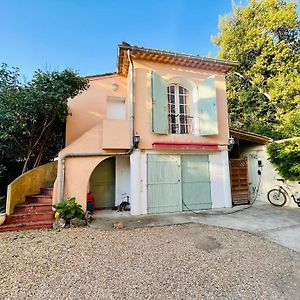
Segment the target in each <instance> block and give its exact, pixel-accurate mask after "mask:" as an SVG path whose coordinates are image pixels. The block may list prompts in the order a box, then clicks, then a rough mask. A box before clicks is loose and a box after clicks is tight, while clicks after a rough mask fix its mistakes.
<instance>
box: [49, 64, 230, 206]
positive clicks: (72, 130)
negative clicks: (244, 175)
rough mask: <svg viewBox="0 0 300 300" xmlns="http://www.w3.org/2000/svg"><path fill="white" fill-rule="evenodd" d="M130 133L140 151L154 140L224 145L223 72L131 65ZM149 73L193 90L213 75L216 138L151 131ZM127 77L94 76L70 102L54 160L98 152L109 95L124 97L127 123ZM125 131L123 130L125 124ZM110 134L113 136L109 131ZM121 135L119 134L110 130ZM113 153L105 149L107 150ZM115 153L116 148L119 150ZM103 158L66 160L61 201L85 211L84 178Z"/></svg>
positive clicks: (225, 117)
mask: <svg viewBox="0 0 300 300" xmlns="http://www.w3.org/2000/svg"><path fill="white" fill-rule="evenodd" d="M134 67H135V70H134V115H135V117H134V131H135V132H137V133H138V134H139V135H140V138H141V140H140V145H139V148H140V149H152V144H153V143H154V142H170V143H172V142H177V143H178V142H183V143H214V144H227V141H228V134H229V133H228V115H227V102H226V91H225V78H224V74H222V73H216V72H210V71H205V70H198V69H192V68H185V67H180V66H173V65H167V64H159V63H151V62H144V61H134ZM151 70H154V71H156V72H157V73H159V74H160V75H161V76H163V77H164V78H165V79H166V80H169V79H172V78H174V77H178V78H184V79H185V80H186V81H187V82H189V83H190V84H191V85H192V86H197V85H198V84H199V83H200V82H201V80H203V79H205V78H207V77H209V76H211V75H215V76H216V80H217V81H216V88H217V108H218V122H219V134H218V135H216V136H206V137H204V136H199V135H197V136H196V135H158V134H153V133H152V124H151V119H152V116H151V114H152V107H151V102H152V101H151V95H150V82H151ZM113 81H116V83H117V84H118V89H117V90H116V91H113V89H112V83H113ZM128 84H129V82H128V79H127V78H123V77H120V76H118V75H109V76H104V77H98V78H97V77H96V78H93V79H91V80H90V87H89V89H88V90H87V91H85V92H84V93H82V94H81V95H79V96H78V97H76V98H75V99H72V100H70V101H69V112H70V113H71V115H70V116H69V117H68V119H67V127H66V148H64V149H63V150H62V151H61V152H60V153H59V160H60V159H61V158H62V157H63V155H64V154H67V153H83V152H84V153H101V152H102V153H103V152H105V151H104V150H103V143H102V142H103V136H102V130H103V120H104V119H105V118H106V102H107V97H108V96H114V97H124V98H126V119H127V121H128V120H129V89H128ZM126 130H128V126H126ZM112 134H114V133H112ZM115 134H116V135H120V136H122V132H120V130H118V131H116V132H115ZM111 151H115V150H110V151H108V152H111ZM119 151H120V150H119ZM106 158H108V156H99V157H82V158H66V162H65V190H64V197H65V198H67V197H72V196H75V197H76V199H77V202H78V203H80V204H81V205H82V206H83V208H84V209H85V208H86V193H87V191H88V185H89V178H90V175H91V173H92V172H93V170H94V168H95V167H96V166H97V165H98V164H99V163H100V162H101V161H102V160H104V159H106ZM60 171H61V166H60V163H59V164H58V176H57V180H56V182H55V188H54V202H57V201H59V183H60V180H61V177H60Z"/></svg>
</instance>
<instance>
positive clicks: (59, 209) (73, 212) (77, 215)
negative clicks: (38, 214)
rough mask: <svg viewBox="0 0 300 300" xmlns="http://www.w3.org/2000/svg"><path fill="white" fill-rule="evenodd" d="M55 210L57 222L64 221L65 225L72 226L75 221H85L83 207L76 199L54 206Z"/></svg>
mask: <svg viewBox="0 0 300 300" xmlns="http://www.w3.org/2000/svg"><path fill="white" fill-rule="evenodd" d="M53 208H54V210H55V219H56V221H59V220H63V221H64V224H65V225H69V224H71V225H72V221H74V220H83V217H84V212H83V210H82V208H81V205H79V204H77V203H76V199H75V197H72V198H69V199H66V200H64V201H62V202H60V203H58V204H56V205H53ZM83 222H84V221H82V222H80V224H83ZM62 227H64V226H62ZM74 227H79V226H74Z"/></svg>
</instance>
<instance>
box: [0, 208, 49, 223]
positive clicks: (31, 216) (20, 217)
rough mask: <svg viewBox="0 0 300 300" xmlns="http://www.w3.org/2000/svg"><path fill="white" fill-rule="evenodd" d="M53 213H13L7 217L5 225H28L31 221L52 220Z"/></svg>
mask: <svg viewBox="0 0 300 300" xmlns="http://www.w3.org/2000/svg"><path fill="white" fill-rule="evenodd" d="M53 218H54V212H53V211H51V210H50V211H41V212H35V213H23V212H19V213H13V214H11V215H9V216H7V218H6V220H5V224H13V223H28V222H33V221H49V220H53Z"/></svg>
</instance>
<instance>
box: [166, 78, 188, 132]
mask: <svg viewBox="0 0 300 300" xmlns="http://www.w3.org/2000/svg"><path fill="white" fill-rule="evenodd" d="M172 88H173V92H172V91H171V89H172ZM172 96H173V97H172ZM181 97H183V98H182V99H183V101H182V100H181ZM172 98H173V100H172V101H170V99H172ZM167 101H168V103H167V104H168V133H169V134H180V135H183V134H192V122H191V121H192V120H191V119H192V118H193V117H191V115H190V91H189V90H188V89H187V88H186V87H185V86H184V85H182V84H180V83H176V82H172V83H169V84H167ZM172 106H174V109H173V110H172V109H171V108H172ZM182 108H183V109H182ZM174 121H175V122H174Z"/></svg>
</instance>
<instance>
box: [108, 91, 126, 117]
mask: <svg viewBox="0 0 300 300" xmlns="http://www.w3.org/2000/svg"><path fill="white" fill-rule="evenodd" d="M106 117H107V119H111V120H125V119H126V107H125V98H122V97H107V108H106Z"/></svg>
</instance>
